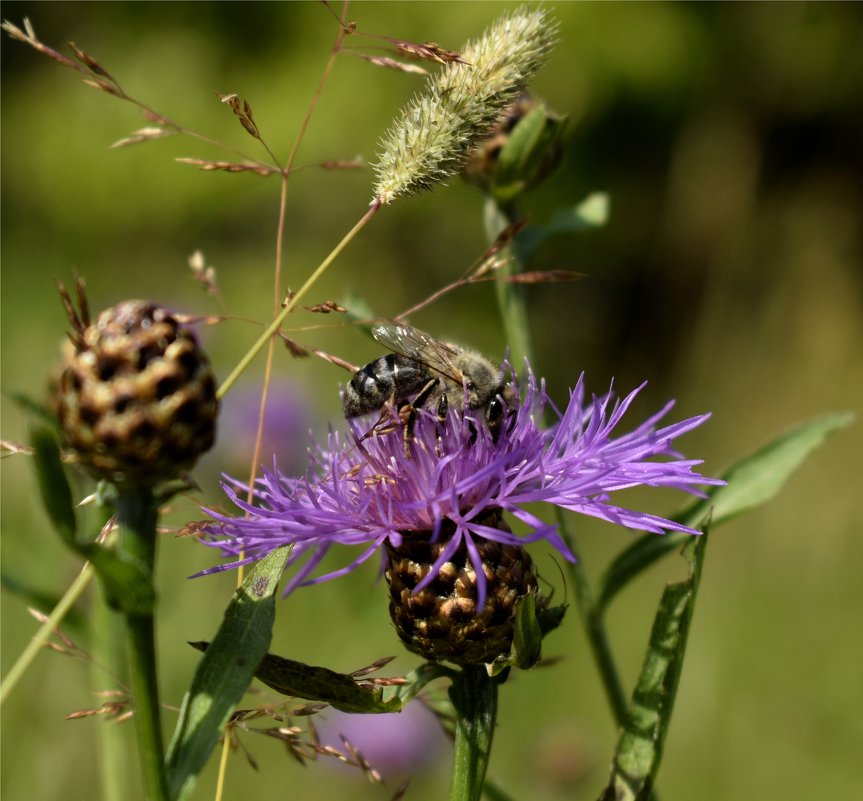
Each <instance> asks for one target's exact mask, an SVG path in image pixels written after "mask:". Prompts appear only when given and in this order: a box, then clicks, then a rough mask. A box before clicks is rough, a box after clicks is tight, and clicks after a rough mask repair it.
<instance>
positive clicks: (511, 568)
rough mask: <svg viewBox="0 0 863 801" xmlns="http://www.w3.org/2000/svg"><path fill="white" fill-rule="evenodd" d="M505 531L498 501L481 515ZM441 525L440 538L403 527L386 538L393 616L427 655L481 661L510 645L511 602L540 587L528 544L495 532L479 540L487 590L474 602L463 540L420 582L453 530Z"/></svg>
mask: <svg viewBox="0 0 863 801" xmlns="http://www.w3.org/2000/svg"><path fill="white" fill-rule="evenodd" d="M479 522H480V523H482V525H486V526H489V527H490V528H492V529H497V530H498V531H502V532H506V533H510V530H509V527H508V526H507V525H506V523H505V522H504V521H503V520H502V519H501V513H500V510H499V509H493V510H490V512H489V513H488V514H486V515H485V516H484V517H482V518H481V519H480V521H479ZM454 528H455V527H454V526H452V525H448V526H444V530H442V531H441V532H440V536H439V537H438V539H437V541H435V542H432V541H431V538H432V532H427V533H425V534H423V533H421V532H416V531H413V532H407V533H405V536H404V538H403V540H402V542H401V545H399V546H398V547H396V546H393V545H390V544H388V545H387V548H386V550H387V557H388V562H387V568H386V579H387V584H389V589H390V617H392V620H393V623H394V624H395V627H396V632H397V633H398V635H399V637H400V638H401V640H402V642H403V643H404V644H405V647H406V648H407V649H408V650H410V651H413V652H414V653H416V654H419V655H420V656H423V657H425V658H426V659H432V660H446V661H448V662H454V663H455V664H459V665H482V664H487V663H490V662H493V661H494V660H495V659H496V658H498V657H500V656H505V655H506V654H508V653H509V651H510V647H511V646H512V640H513V622H514V620H515V613H516V604H517V603H518V601H520V600H521V599H522V598H523V597H524V596H525V595H527V594H528V593H529V592H535V591H536V589H537V579H536V575H535V574H534V571H533V561H532V560H531V558H530V556H529V555H528V553H527V551H526V550H525V549H524V548H522V547H520V546H518V545H512V544H505V543H500V542H495V541H494V540H492V539H485V540H481V541H479V542H477V543H476V550H477V554H478V556H479V560H480V562H481V564H482V570H483V573H484V574H485V583H486V591H487V597H486V599H485V604H484V605H483V606H482V607H480V605H479V587H478V581H477V575H476V569H477V568H476V566H475V565H474V563H473V562H472V561H471V558H470V556H469V555H468V551H467V546H466V544H465V543H462V544H461V545H460V547H459V548H458V549H457V550H456V551H455V553H453V554H452V556H450V558H449V559H448V560H447V561H446V562H444V563H443V564H442V565H441V566H440V568H439V570H438V571H437V576H436V577H435V578H434V580H433V581H432V582H431V583H430V584H428V586H425V587H421V588H419V587H418V586H417V585H420V583H421V582H422V581H423V579H427V578H428V576H429V574H430V573H431V572H432V571H433V570H434V567H433V566H434V565H435V564H436V563H437V561H438V559H439V557H440V556H441V554H443V552H444V550H445V549H446V547H447V545H448V544H449V542H450V538H451V536H452V529H454Z"/></svg>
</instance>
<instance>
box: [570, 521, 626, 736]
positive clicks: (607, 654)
mask: <svg viewBox="0 0 863 801" xmlns="http://www.w3.org/2000/svg"><path fill="white" fill-rule="evenodd" d="M557 524H558V526H559V527H560V534H561V536H562V537H563V540H564V542H566V544H567V546H568V547H569V549H570V551H572V554H573V556H575V562H570V563H567V567H568V569H569V575H570V577H571V578H572V581H573V584H575V598H576V604H577V606H578V613H579V615H580V617H581V622H582V623H583V624H584V630H585V633H586V634H587V639H588V642H589V643H590V651H591V653H592V654H593V661H594V662H595V663H596V667H597V669H598V670H599V676H600V679H601V680H602V686H603V689H604V690H605V695H606V698H608V704H609V706H610V707H611V711H612V714H613V715H614V721H615V723H617V725H618V726H622V725H623V724H624V722H625V721H626V718H627V715H628V714H629V702H628V700H627V698H626V693H625V692H624V690H623V684H622V683H621V681H620V674H619V673H618V671H617V666H616V665H615V664H614V657H613V656H612V654H611V645H610V644H609V642H608V635H607V634H606V631H605V624H604V623H603V621H602V613H601V612H600V610H599V609H597V607H596V604H595V602H594V599H593V592H592V590H591V588H590V582H589V581H588V578H587V571H586V570H585V567H584V560H583V559H582V557H581V554H579V553H578V545H577V544H576V541H575V538H574V537H573V536H572V534H571V533H570V532H569V531H568V530H567V527H566V521H565V519H564V515H563V510H561V509H558V510H557Z"/></svg>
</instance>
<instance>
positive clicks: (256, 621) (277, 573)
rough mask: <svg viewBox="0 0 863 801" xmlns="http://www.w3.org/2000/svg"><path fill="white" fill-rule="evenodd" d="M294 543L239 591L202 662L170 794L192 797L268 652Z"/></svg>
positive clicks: (174, 752) (170, 759)
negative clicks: (281, 582)
mask: <svg viewBox="0 0 863 801" xmlns="http://www.w3.org/2000/svg"><path fill="white" fill-rule="evenodd" d="M290 550H291V549H290V547H283V548H279V549H277V550H275V551H273V552H272V553H271V554H269V555H268V556H266V557H265V558H263V559H261V561H260V562H258V563H257V564H256V565H255V566H254V568H252V570H251V571H250V572H249V575H248V576H247V577H246V580H245V581H244V582H243V584H242V585H241V586H240V587H239V588H238V589H237V591H236V592H235V593H234V597H233V599H232V600H231V602H230V604H228V608H227V609H226V610H225V618H224V620H223V622H222V625H221V626H220V627H219V630H218V632H217V633H216V636H215V638H214V639H213V641H212V642H211V643H210V645H209V647H208V648H207V651H206V653H205V654H204V655H203V657H202V658H201V661H200V663H199V664H198V669H197V670H196V671H195V676H194V678H193V679H192V684H191V685H190V687H189V690H188V691H187V692H186V696H185V698H184V699H183V706H182V708H181V709H180V718H179V720H178V721H177V727H176V729H175V730H174V737H173V739H172V741H171V744H170V746H169V747H168V755H167V767H168V785H169V789H170V794H171V798H175V799H183V798H187V797H188V796H189V794H190V793H191V791H192V789H193V787H194V785H195V782H196V780H197V778H198V774H199V773H200V771H201V769H202V768H203V767H204V765H205V764H206V762H207V759H208V758H209V756H210V753H211V751H212V750H213V747H214V746H215V745H216V742H217V741H218V739H219V735H220V734H221V732H222V729H223V728H224V726H225V724H226V723H227V722H228V719H229V718H230V716H231V712H232V710H233V708H234V705H235V704H236V703H237V701H239V700H240V698H241V697H242V696H243V693H244V692H245V691H246V688H247V687H248V686H249V682H250V681H251V680H252V676H253V675H254V673H255V669H256V668H257V666H258V664H259V663H260V661H261V659H262V657H263V656H264V654H266V652H267V648H268V647H269V645H270V639H271V638H272V629H273V622H274V620H275V617H276V605H275V599H274V595H275V592H276V588H277V587H278V583H279V579H280V578H281V575H282V572H283V571H284V569H285V564H286V563H287V559H288V555H289V553H290Z"/></svg>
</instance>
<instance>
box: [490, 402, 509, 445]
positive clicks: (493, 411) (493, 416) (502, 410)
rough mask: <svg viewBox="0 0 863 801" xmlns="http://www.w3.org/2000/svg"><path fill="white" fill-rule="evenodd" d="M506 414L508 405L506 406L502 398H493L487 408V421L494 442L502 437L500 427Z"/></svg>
mask: <svg viewBox="0 0 863 801" xmlns="http://www.w3.org/2000/svg"><path fill="white" fill-rule="evenodd" d="M505 414H506V406H504V404H503V402H502V401H501V400H500V398H499V397H495V398H492V399H491V401H490V402H489V404H488V406H486V409H485V421H486V423H487V424H488V430H489V431H490V432H491V439H492V442H497V440H498V438H499V437H500V427H501V425H502V424H503V418H504V415H505Z"/></svg>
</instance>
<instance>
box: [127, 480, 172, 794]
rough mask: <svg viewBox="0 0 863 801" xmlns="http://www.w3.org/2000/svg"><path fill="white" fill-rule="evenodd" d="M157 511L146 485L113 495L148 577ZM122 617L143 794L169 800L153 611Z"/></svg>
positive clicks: (131, 550)
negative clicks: (116, 497) (142, 775)
mask: <svg viewBox="0 0 863 801" xmlns="http://www.w3.org/2000/svg"><path fill="white" fill-rule="evenodd" d="M157 517H158V510H157V508H156V503H155V501H154V498H153V492H152V489H151V488H150V487H131V488H128V487H127V488H123V489H120V492H119V497H118V499H117V523H118V527H119V531H120V541H119V550H120V552H122V553H124V554H125V555H126V556H128V557H130V558H131V559H133V560H135V561H137V562H138V563H139V565H140V566H141V567H142V568H143V569H144V570H145V572H146V574H147V576H148V577H152V575H153V569H154V567H155V563H156V520H157ZM125 622H126V647H127V652H128V658H129V678H130V684H131V689H132V697H133V699H134V704H135V724H136V729H137V734H138V754H139V757H140V761H141V770H142V772H143V774H144V787H145V797H146V798H147V799H148V801H168V798H169V796H168V782H167V779H166V775H165V759H164V746H163V742H162V725H161V715H160V708H159V688H158V682H157V678H156V643H155V633H154V622H153V615H152V614H126V615H125Z"/></svg>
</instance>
